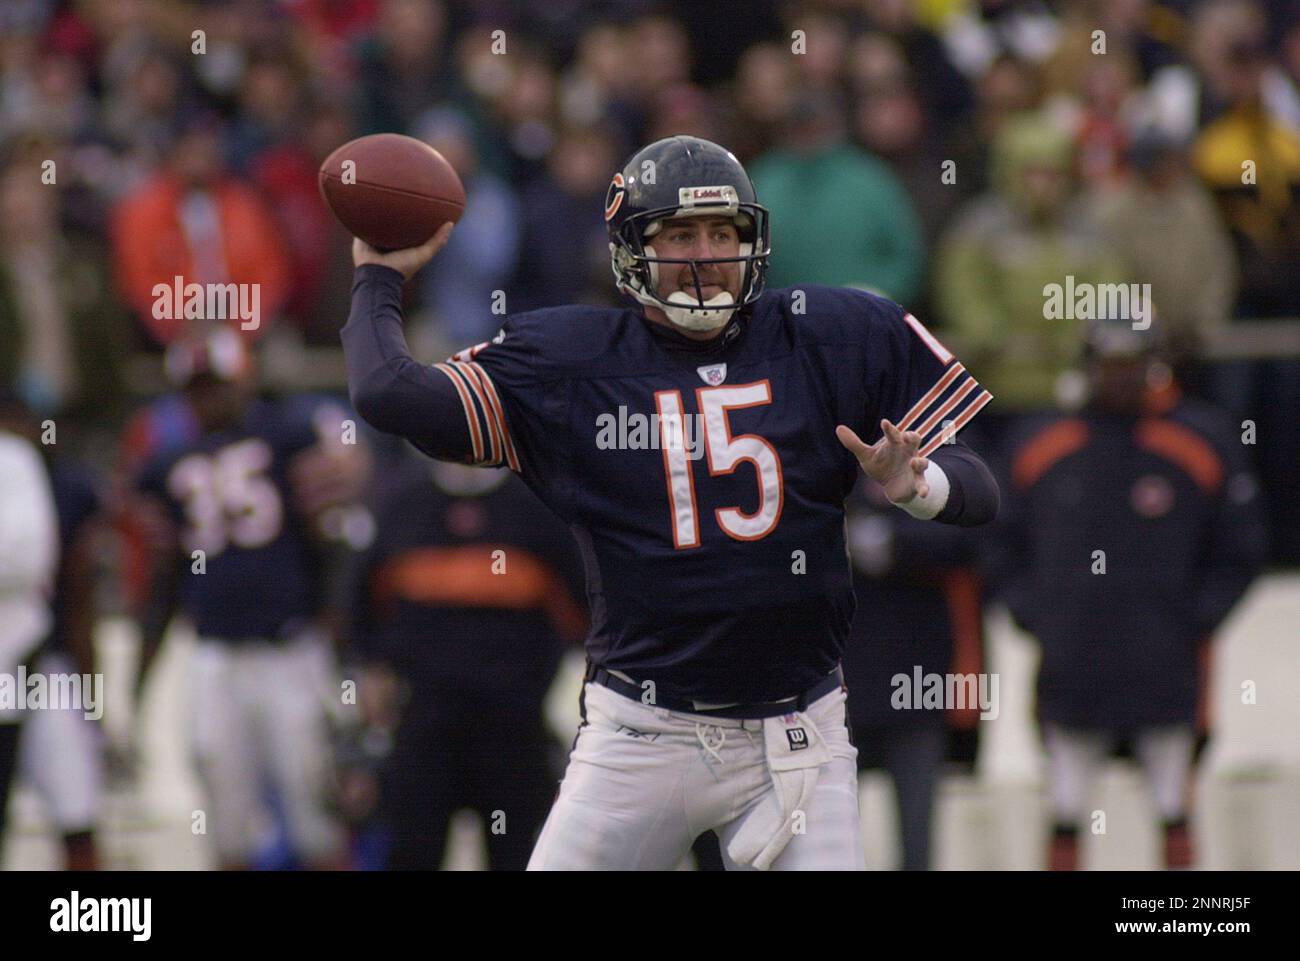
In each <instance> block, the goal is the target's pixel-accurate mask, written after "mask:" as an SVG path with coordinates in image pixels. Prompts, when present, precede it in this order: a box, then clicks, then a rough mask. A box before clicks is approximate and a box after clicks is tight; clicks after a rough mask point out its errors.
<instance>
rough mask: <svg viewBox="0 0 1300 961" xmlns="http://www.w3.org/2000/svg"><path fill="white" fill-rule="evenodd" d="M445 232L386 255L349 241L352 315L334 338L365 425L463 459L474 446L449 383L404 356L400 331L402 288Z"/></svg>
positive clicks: (448, 231) (442, 455) (438, 245)
mask: <svg viewBox="0 0 1300 961" xmlns="http://www.w3.org/2000/svg"><path fill="white" fill-rule="evenodd" d="M450 234H451V225H450V224H446V225H444V226H443V227H442V229H441V230H439V231H438V233H437V234H435V235H434V236H433V238H432V239H430V240H429V241H428V243H426V244H424V245H423V246H421V247H412V248H410V249H408V250H396V251H392V252H390V253H381V252H379V251H378V250H376V249H375V248H373V247H371V246H370V245H369V244H366V243H365V242H364V241H361V240H356V241H354V243H353V248H352V260H353V263H354V264H356V273H355V275H354V279H353V282H352V312H351V314H350V315H349V317H348V322H347V325H346V326H345V327H344V328H343V330H342V332H341V333H340V337H341V338H342V341H343V353H344V356H345V358H346V361H347V371H348V390H349V394H350V396H351V398H352V406H353V407H354V408H355V409H356V411H357V413H359V414H360V415H361V416H362V417H364V418H365V419H366V422H367V423H369V424H370V425H371V426H372V427H374V428H375V429H376V430H381V431H384V432H385V433H389V434H397V435H398V436H400V437H405V438H406V439H407V440H409V441H411V442H412V443H414V444H415V445H416V446H417V447H419V448H420V449H421V450H423V451H424V452H425V453H427V454H430V455H431V456H433V457H438V458H441V459H443V460H456V461H468V460H471V459H472V458H473V453H474V451H473V445H472V442H471V438H470V428H469V424H468V422H467V421H466V417H465V406H464V404H463V403H462V401H461V398H460V395H459V394H458V393H457V387H456V384H455V383H454V382H453V381H452V380H451V378H450V377H448V376H447V375H446V374H444V373H442V372H441V371H439V370H437V369H436V368H433V367H429V366H426V365H424V364H421V363H419V362H418V361H416V360H415V359H414V358H413V357H411V354H410V351H409V350H408V349H407V346H406V337H405V336H404V335H403V334H402V285H403V284H404V283H405V282H406V281H407V280H408V279H409V278H410V277H412V276H413V275H414V274H415V273H416V272H417V271H418V270H419V269H420V268H421V267H423V266H424V265H425V264H426V263H428V262H429V260H431V259H432V258H433V256H434V254H436V253H437V252H438V251H439V250H441V249H442V247H443V245H445V244H446V242H447V237H448V236H449V235H450Z"/></svg>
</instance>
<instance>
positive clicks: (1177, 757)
mask: <svg viewBox="0 0 1300 961" xmlns="http://www.w3.org/2000/svg"><path fill="white" fill-rule="evenodd" d="M1158 323H1159V322H1158V320H1155V321H1152V322H1151V327H1150V329H1148V330H1135V329H1134V328H1133V326H1132V325H1131V324H1130V323H1129V322H1128V321H1117V320H1106V321H1097V322H1094V323H1093V324H1092V325H1091V326H1090V328H1089V330H1088V332H1087V334H1086V341H1085V343H1086V347H1085V367H1086V372H1087V377H1088V382H1089V384H1090V388H1091V396H1090V399H1089V401H1088V403H1087V404H1086V406H1085V407H1084V408H1083V409H1082V410H1080V411H1079V412H1078V413H1076V414H1072V415H1071V414H1053V415H1044V416H1042V417H1039V418H1033V419H1029V420H1027V421H1026V422H1024V423H1022V424H1020V425H1018V427H1017V429H1016V430H1015V431H1013V434H1012V435H1011V438H1010V441H1011V443H1010V444H1009V446H1008V448H1007V450H1008V452H1009V456H1010V464H1009V467H1008V469H1007V470H1008V475H1009V476H1008V477H1005V478H1004V479H1003V486H1004V489H1005V490H1007V491H1008V492H1009V496H1008V498H1007V501H1006V504H1007V507H1006V509H1005V512H1004V516H1003V526H1004V531H1003V533H1004V535H1005V536H1004V538H1003V540H1002V541H1001V544H1000V547H1001V550H1002V551H1003V552H1004V553H1003V555H1002V556H1001V557H1000V559H999V560H998V561H997V562H996V565H995V566H997V567H998V568H999V574H998V580H999V583H1000V584H1001V592H1002V594H1003V597H1004V599H1005V600H1006V602H1007V605H1008V607H1009V609H1010V610H1011V613H1012V615H1013V616H1014V617H1015V619H1016V621H1017V622H1018V623H1019V624H1020V625H1021V626H1022V627H1023V628H1024V629H1025V630H1027V631H1029V633H1031V634H1033V635H1034V636H1035V637H1037V639H1038V641H1039V643H1040V645H1041V647H1042V663H1041V666H1040V669H1039V674H1038V698H1037V715H1038V721H1039V723H1040V725H1041V730H1042V736H1043V742H1044V745H1045V747H1046V749H1047V755H1048V779H1049V783H1050V791H1051V805H1052V812H1053V817H1054V819H1055V825H1054V833H1053V838H1052V842H1051V850H1050V854H1049V858H1048V860H1049V864H1050V867H1051V868H1053V869H1058V870H1073V869H1076V868H1077V867H1078V832H1079V830H1080V827H1081V826H1082V825H1083V824H1084V822H1085V821H1087V820H1088V819H1089V818H1090V814H1089V812H1090V811H1092V810H1093V809H1092V807H1091V804H1092V803H1093V797H1094V792H1095V790H1096V788H1097V784H1098V778H1099V775H1100V773H1101V767H1102V765H1103V764H1104V763H1105V760H1106V758H1107V757H1108V756H1109V755H1110V754H1111V752H1112V751H1113V750H1114V749H1115V748H1116V747H1117V746H1118V745H1119V744H1120V743H1121V742H1127V743H1128V745H1129V746H1130V747H1131V749H1132V750H1133V752H1134V754H1135V755H1136V757H1137V758H1138V760H1139V761H1140V762H1141V764H1142V766H1143V768H1144V769H1145V771H1146V775H1147V779H1148V781H1149V783H1150V786H1151V790H1152V793H1153V795H1154V798H1155V804H1156V809H1157V812H1158V814H1159V818H1160V821H1161V824H1162V827H1163V830H1164V861H1165V865H1166V867H1169V868H1185V867H1190V866H1191V865H1192V863H1193V860H1194V859H1193V855H1192V850H1191V843H1190V842H1191V835H1190V832H1189V830H1188V816H1189V813H1190V811H1189V808H1190V796H1189V789H1190V786H1191V783H1192V780H1191V779H1192V768H1193V763H1194V757H1195V753H1196V752H1195V747H1196V734H1197V725H1198V723H1200V724H1201V725H1204V724H1205V723H1206V722H1207V720H1208V719H1207V718H1206V717H1205V716H1204V713H1203V712H1204V704H1203V701H1204V695H1205V687H1206V678H1205V673H1206V670H1207V667H1208V660H1207V659H1206V655H1207V653H1208V642H1209V640H1210V638H1211V636H1212V635H1213V634H1214V632H1215V630H1216V628H1218V626H1219V625H1220V624H1221V623H1222V621H1223V619H1224V618H1225V617H1226V616H1227V614H1228V613H1229V611H1231V610H1232V608H1233V606H1234V605H1235V604H1236V603H1237V601H1238V600H1240V598H1241V596H1242V595H1243V594H1244V593H1245V591H1246V588H1247V587H1248V586H1249V585H1250V583H1251V581H1252V580H1253V578H1254V577H1255V576H1256V574H1257V572H1258V571H1259V568H1260V566H1261V564H1262V562H1263V558H1264V548H1265V540H1264V528H1263V521H1262V517H1261V514H1260V510H1259V504H1258V496H1257V491H1258V487H1257V484H1256V481H1255V477H1254V475H1253V474H1252V473H1251V470H1250V468H1249V466H1248V461H1247V457H1246V455H1245V452H1244V450H1243V447H1242V442H1241V438H1240V437H1238V436H1237V434H1236V431H1235V430H1234V428H1233V425H1232V424H1231V422H1230V421H1229V420H1228V418H1227V417H1226V416H1224V415H1223V414H1222V413H1220V412H1219V411H1218V410H1216V409H1214V408H1212V407H1209V406H1207V405H1205V404H1203V403H1201V402H1198V401H1193V400H1189V399H1186V398H1184V397H1183V396H1182V395H1181V392H1180V389H1179V387H1178V386H1177V385H1176V384H1175V383H1174V382H1173V381H1172V378H1171V376H1170V373H1169V368H1168V367H1167V366H1166V365H1165V364H1164V363H1163V360H1162V353H1161V348H1160V346H1159V341H1158V340H1157V339H1156V338H1157V335H1158V330H1159V328H1158ZM1198 714H1199V716H1198ZM1091 827H1093V828H1094V829H1095V828H1096V825H1095V824H1093V825H1091Z"/></svg>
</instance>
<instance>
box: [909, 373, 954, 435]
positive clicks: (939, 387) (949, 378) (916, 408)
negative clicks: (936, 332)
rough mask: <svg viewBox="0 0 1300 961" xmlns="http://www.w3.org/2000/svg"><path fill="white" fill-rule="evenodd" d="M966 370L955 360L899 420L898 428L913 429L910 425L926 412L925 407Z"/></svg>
mask: <svg viewBox="0 0 1300 961" xmlns="http://www.w3.org/2000/svg"><path fill="white" fill-rule="evenodd" d="M965 371H966V368H965V367H963V366H962V365H961V363H960V361H958V362H954V363H953V365H952V366H951V367H949V368H948V371H947V373H945V374H944V375H943V376H942V377H940V378H939V380H938V382H936V383H935V385H934V386H933V387H931V388H930V389H929V390H927V391H926V392H925V395H924V396H923V397H922V398H921V399H920V400H918V401H917V402H916V403H915V404H913V405H912V409H911V410H909V411H908V412H907V413H906V414H905V415H904V416H903V419H902V420H901V421H899V422H898V425H897V426H898V429H899V430H911V427H909V426H908V425H909V424H911V423H912V421H914V420H916V418H918V417H920V416H921V415H922V414H923V413H925V409H926V408H927V407H929V406H930V405H931V404H933V403H934V402H935V400H936V399H937V398H938V396H939V395H940V394H942V393H943V392H944V391H945V390H947V389H948V386H949V385H950V384H951V383H952V382H953V381H954V380H956V379H957V378H958V377H960V376H961V375H962V374H963V373H965Z"/></svg>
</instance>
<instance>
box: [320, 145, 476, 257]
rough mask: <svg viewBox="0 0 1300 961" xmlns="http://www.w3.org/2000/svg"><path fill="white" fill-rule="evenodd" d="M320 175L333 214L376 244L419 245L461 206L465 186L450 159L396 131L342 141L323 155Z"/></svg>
mask: <svg viewBox="0 0 1300 961" xmlns="http://www.w3.org/2000/svg"><path fill="white" fill-rule="evenodd" d="M318 179H319V181H320V192H321V196H323V197H324V198H325V203H327V204H328V205H329V208H330V210H332V211H334V216H336V217H338V219H339V221H340V222H341V223H342V224H343V226H344V227H346V228H347V229H348V230H349V231H350V232H351V233H352V234H353V235H354V236H356V237H360V238H361V239H362V240H364V241H365V242H366V243H368V244H370V245H371V246H372V247H378V248H379V249H380V250H401V249H402V248H404V247H418V246H419V245H420V244H422V243H424V242H425V241H426V240H428V239H429V238H430V237H432V236H433V235H434V234H435V233H436V232H437V230H438V228H439V227H441V226H442V225H443V224H445V223H446V222H447V221H449V220H450V221H452V222H453V223H454V222H456V221H457V220H459V219H460V215H461V214H462V213H464V212H465V186H464V185H463V184H462V183H461V182H460V177H459V176H458V175H457V174H456V171H455V170H453V169H452V166H451V164H449V163H447V161H446V159H444V158H443V156H442V154H440V153H438V151H436V150H434V149H433V148H432V147H430V146H429V145H428V144H426V143H424V142H422V141H420V140H416V139H415V138H414V137H404V136H402V135H401V134H397V133H377V134H372V135H370V136H368V137H360V138H358V139H357V140H353V141H351V142H349V143H345V144H344V145H343V146H342V147H339V149H338V150H335V151H334V152H333V153H332V154H330V155H329V156H328V157H326V158H325V162H324V163H323V164H321V167H320V174H319V177H318Z"/></svg>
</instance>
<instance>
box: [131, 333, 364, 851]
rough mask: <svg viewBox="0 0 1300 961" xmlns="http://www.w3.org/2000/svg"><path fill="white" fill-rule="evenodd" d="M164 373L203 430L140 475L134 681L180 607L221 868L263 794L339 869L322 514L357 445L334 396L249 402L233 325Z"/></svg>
mask: <svg viewBox="0 0 1300 961" xmlns="http://www.w3.org/2000/svg"><path fill="white" fill-rule="evenodd" d="M167 370H168V374H169V376H170V377H171V378H172V380H173V382H174V383H176V384H177V385H178V386H180V387H181V388H182V389H183V392H184V398H185V401H186V402H187V404H188V406H189V407H190V408H191V410H192V412H193V414H194V417H195V418H196V420H197V423H198V427H199V434H198V436H197V437H196V438H195V439H193V440H189V441H181V442H178V443H176V444H173V445H171V446H169V447H166V448H164V449H162V450H161V451H159V452H158V453H157V454H156V455H155V456H154V457H153V458H152V459H151V460H150V461H149V462H148V463H146V464H145V466H144V467H143V469H142V470H141V472H140V474H139V476H138V479H137V481H136V486H137V489H138V491H139V494H140V496H139V501H140V503H139V504H138V505H137V508H136V509H137V513H138V514H139V515H140V516H141V517H142V518H144V520H143V525H144V527H145V529H146V530H147V531H148V532H149V534H148V536H149V541H150V543H151V546H152V548H153V558H154V570H153V575H152V577H151V596H150V600H149V604H148V608H147V610H146V612H145V614H144V616H143V618H142V620H143V625H142V630H143V651H142V665H141V681H140V684H141V686H143V682H144V677H145V676H146V673H147V671H148V668H149V664H150V663H151V661H152V660H153V657H154V654H155V653H156V651H157V649H158V646H159V644H160V643H161V640H162V637H163V634H164V632H165V630H166V627H167V624H168V622H169V621H170V619H171V614H172V612H173V611H174V610H176V609H177V608H179V609H180V610H181V611H182V612H183V613H184V614H185V615H187V617H188V618H189V619H190V620H191V621H192V622H193V624H194V627H195V630H196V632H197V634H198V637H199V641H198V645H197V647H196V650H195V652H194V655H193V658H192V662H191V669H192V677H191V684H192V688H191V690H190V692H189V702H190V705H191V707H192V708H193V716H192V719H191V720H192V725H193V727H192V729H191V731H190V734H191V738H192V749H193V751H194V755H195V761H196V763H197V765H198V770H199V774H200V778H201V780H202V782H203V784H204V787H205V789H206V791H207V795H208V798H209V805H210V808H209V812H208V814H209V824H208V833H210V834H211V835H212V837H213V839H214V842H215V845H216V849H217V854H218V858H219V860H220V862H221V865H222V866H223V867H224V868H226V869H239V868H246V867H250V866H251V865H252V864H253V863H254V859H255V857H256V856H257V855H258V854H259V852H261V851H262V850H263V849H264V848H265V846H266V843H267V831H266V830H265V829H264V824H265V821H264V817H263V815H264V814H265V801H266V792H271V793H272V794H273V796H274V800H275V802H276V806H277V810H278V811H279V813H280V815H281V817H282V819H283V822H284V829H285V832H286V834H287V836H288V841H289V845H290V847H291V848H292V850H293V853H294V854H295V855H296V856H297V858H299V859H301V860H302V861H304V862H305V863H306V864H307V866H310V867H316V868H323V867H334V866H338V865H339V863H340V862H339V859H340V857H341V853H342V832H341V830H340V828H339V825H338V824H337V823H336V822H335V819H334V818H333V816H332V815H331V814H330V813H329V811H328V810H327V804H328V802H329V800H330V790H331V787H332V784H331V780H332V778H331V770H330V766H331V765H330V760H331V751H332V748H331V744H330V730H329V707H330V704H331V699H332V698H337V697H338V695H337V693H336V692H337V691H338V688H337V687H336V686H335V684H334V679H333V677H332V675H333V672H334V665H333V658H332V653H331V651H330V650H329V645H328V638H327V636H326V631H325V629H324V625H323V624H322V611H323V606H324V601H325V599H324V597H323V593H324V591H323V575H324V571H323V567H324V564H323V553H324V548H323V545H322V543H321V540H322V538H321V533H320V527H319V521H320V519H321V517H322V516H323V514H324V513H325V511H326V510H327V509H328V508H330V507H332V506H334V505H337V504H340V503H344V502H346V501H348V500H349V499H351V498H352V497H354V496H355V494H356V493H357V491H358V490H359V488H360V484H361V483H362V477H363V476H364V472H365V467H364V466H363V465H361V464H360V463H359V462H361V461H364V455H363V454H362V453H361V452H360V451H359V450H358V448H357V447H356V445H355V444H351V445H349V443H348V442H347V440H346V431H345V429H344V425H345V424H346V422H345V421H344V420H343V417H342V412H341V410H339V409H338V408H335V407H332V406H329V405H322V404H320V403H319V402H317V401H315V400H314V399H312V398H308V397H297V398H293V399H291V400H287V401H284V402H282V403H277V404H273V403H270V402H266V401H262V400H259V399H256V398H255V397H254V393H253V391H254V385H255V372H254V367H253V364H252V360H251V358H250V356H249V354H248V352H247V349H246V347H245V344H244V342H243V341H242V340H241V338H240V337H239V335H238V333H237V332H235V331H234V330H232V329H230V328H218V329H215V330H211V331H198V332H194V333H190V334H187V335H185V336H183V337H182V338H181V339H180V340H178V342H177V343H175V344H174V345H173V346H172V347H171V348H170V349H169V350H168V353H167Z"/></svg>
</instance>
